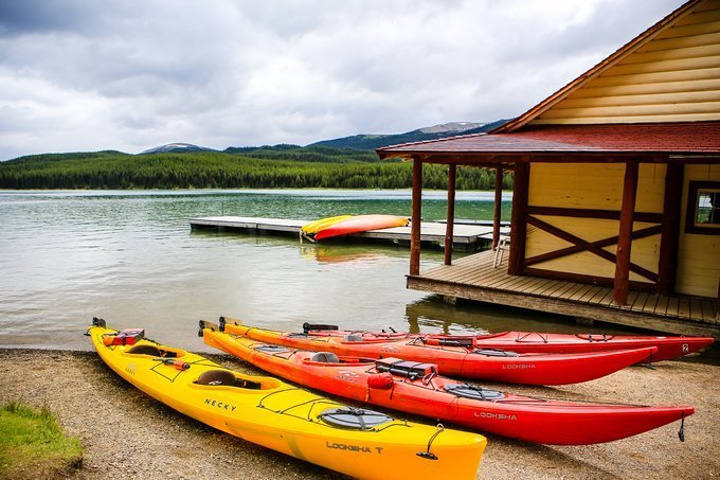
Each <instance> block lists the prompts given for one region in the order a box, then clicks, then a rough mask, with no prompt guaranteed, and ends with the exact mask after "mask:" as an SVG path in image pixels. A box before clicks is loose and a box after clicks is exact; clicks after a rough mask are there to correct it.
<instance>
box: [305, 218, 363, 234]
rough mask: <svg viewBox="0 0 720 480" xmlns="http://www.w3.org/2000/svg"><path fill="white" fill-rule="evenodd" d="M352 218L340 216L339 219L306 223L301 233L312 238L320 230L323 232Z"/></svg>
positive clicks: (325, 219)
mask: <svg viewBox="0 0 720 480" xmlns="http://www.w3.org/2000/svg"><path fill="white" fill-rule="evenodd" d="M350 217H352V215H338V216H337V217H327V218H321V219H320V220H315V221H314V222H310V223H306V224H305V225H303V226H302V228H301V229H300V232H301V233H302V235H303V236H306V237H311V236H312V235H315V234H316V233H318V232H319V231H320V230H323V229H325V228H327V227H329V226H331V225H335V224H336V223H339V222H342V221H343V220H347V219H348V218H350Z"/></svg>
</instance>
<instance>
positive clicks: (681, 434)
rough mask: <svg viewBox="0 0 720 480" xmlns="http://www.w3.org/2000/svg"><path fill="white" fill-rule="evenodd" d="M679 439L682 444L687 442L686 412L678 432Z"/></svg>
mask: <svg viewBox="0 0 720 480" xmlns="http://www.w3.org/2000/svg"><path fill="white" fill-rule="evenodd" d="M678 438H680V441H681V442H684V441H685V412H683V414H682V419H681V420H680V430H679V431H678Z"/></svg>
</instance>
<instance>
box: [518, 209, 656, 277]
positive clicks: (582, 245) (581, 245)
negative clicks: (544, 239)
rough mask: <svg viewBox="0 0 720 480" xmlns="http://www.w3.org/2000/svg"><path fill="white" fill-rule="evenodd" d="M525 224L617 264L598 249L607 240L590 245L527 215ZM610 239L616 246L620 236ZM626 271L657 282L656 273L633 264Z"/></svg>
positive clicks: (648, 230)
mask: <svg viewBox="0 0 720 480" xmlns="http://www.w3.org/2000/svg"><path fill="white" fill-rule="evenodd" d="M527 223H528V224H530V225H532V226H533V227H537V228H539V229H541V230H543V231H545V232H548V233H549V234H551V235H554V236H556V237H558V238H561V239H563V240H565V241H566V242H569V243H572V244H573V245H574V246H575V247H578V248H579V249H580V250H579V251H588V252H590V253H594V254H595V255H597V256H598V257H600V258H604V259H605V260H607V261H609V262H611V263H615V264H617V255H615V254H613V253H610V252H608V251H607V250H604V249H603V248H601V247H600V246H602V245H603V242H604V240H607V239H603V240H600V241H598V242H592V243H591V242H588V241H587V240H584V239H582V238H580V237H578V236H576V235H573V234H572V233H569V232H566V231H565V230H562V229H560V228H558V227H555V226H553V225H550V224H549V223H547V222H543V221H542V220H540V219H538V218H535V217H531V216H529V215H528V217H527ZM661 230H662V229H661V227H660V225H655V226H653V227H648V228H646V229H644V230H640V231H638V232H635V233H633V232H630V235H631V239H635V238H644V237H645V236H649V235H657V234H659V233H660V232H661ZM612 239H613V243H611V244H610V245H614V244H617V243H619V241H620V235H617V236H615V237H612ZM570 248H574V247H570ZM550 253H551V254H554V253H555V252H550ZM571 253H575V252H571ZM532 258H533V259H536V258H537V257H532ZM529 260H530V259H526V260H525V261H524V263H523V266H524V267H525V268H527V267H528V266H529V265H530V262H529ZM547 260H548V259H547V258H546V259H545V260H543V261H547ZM535 263H537V262H535ZM628 270H629V271H631V272H635V273H637V274H638V275H642V276H643V277H645V278H647V279H648V280H650V281H651V282H653V283H655V282H657V273H655V272H651V271H650V270H648V269H646V268H643V267H641V266H639V265H635V264H634V263H631V262H629V263H628Z"/></svg>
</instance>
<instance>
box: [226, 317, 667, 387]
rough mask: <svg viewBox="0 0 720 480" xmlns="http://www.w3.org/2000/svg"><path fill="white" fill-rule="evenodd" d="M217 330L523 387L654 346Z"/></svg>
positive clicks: (584, 372) (610, 365) (585, 375)
mask: <svg viewBox="0 0 720 480" xmlns="http://www.w3.org/2000/svg"><path fill="white" fill-rule="evenodd" d="M220 324H221V329H222V330H224V331H226V332H227V333H230V334H235V335H243V336H246V337H248V338H250V339H252V340H257V341H260V342H266V343H273V344H276V345H284V346H288V347H292V348H299V349H303V350H312V351H315V352H318V351H322V352H332V353H334V354H336V355H343V356H355V357H366V358H386V357H395V358H402V359H405V360H413V361H416V362H426V363H434V364H437V366H438V368H439V369H440V371H441V372H443V374H445V375H449V376H457V377H464V378H474V379H483V380H490V381H493V382H506V383H520V384H525V385H566V384H570V383H580V382H586V381H588V380H594V379H596V378H600V377H604V376H605V375H609V374H611V373H614V372H616V371H618V370H620V369H622V368H625V367H627V366H630V365H633V364H635V363H638V362H639V361H641V360H642V359H644V358H647V357H649V356H650V355H651V354H653V352H655V351H657V348H656V347H649V348H639V349H634V350H616V351H611V352H594V353H576V354H555V353H515V352H511V351H507V350H487V349H478V348H472V347H470V348H468V347H463V346H447V345H427V344H426V343H423V342H422V341H421V338H419V337H416V338H411V339H408V338H386V337H384V338H383V337H380V338H378V337H368V336H361V335H347V336H343V337H339V336H332V335H330V336H312V335H307V334H304V333H282V332H276V331H273V330H266V329H262V328H257V327H247V326H244V325H241V324H239V323H237V322H230V323H227V321H226V319H225V318H224V317H221V318H220Z"/></svg>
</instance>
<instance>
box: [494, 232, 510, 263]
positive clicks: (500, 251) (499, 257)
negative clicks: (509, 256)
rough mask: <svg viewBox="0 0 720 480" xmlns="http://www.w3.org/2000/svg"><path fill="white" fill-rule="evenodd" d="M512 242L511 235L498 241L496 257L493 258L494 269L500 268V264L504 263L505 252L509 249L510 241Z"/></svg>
mask: <svg viewBox="0 0 720 480" xmlns="http://www.w3.org/2000/svg"><path fill="white" fill-rule="evenodd" d="M509 240H510V235H500V238H499V240H498V244H497V247H495V256H494V257H493V268H497V267H499V266H500V264H501V263H502V261H503V256H504V255H505V250H507V249H508V247H509V245H508V241H509Z"/></svg>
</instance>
